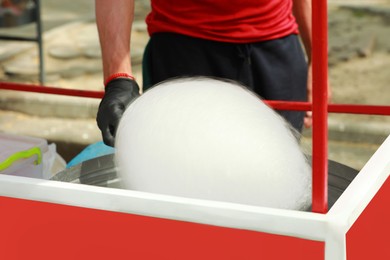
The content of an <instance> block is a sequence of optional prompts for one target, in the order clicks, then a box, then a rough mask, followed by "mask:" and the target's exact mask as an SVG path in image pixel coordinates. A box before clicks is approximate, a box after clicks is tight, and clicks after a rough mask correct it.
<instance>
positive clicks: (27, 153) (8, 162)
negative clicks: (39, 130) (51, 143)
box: [0, 147, 42, 171]
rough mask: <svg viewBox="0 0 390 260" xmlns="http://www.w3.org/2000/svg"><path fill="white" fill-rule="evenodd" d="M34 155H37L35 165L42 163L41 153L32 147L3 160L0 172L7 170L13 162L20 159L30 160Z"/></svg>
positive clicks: (37, 148) (0, 164) (38, 149)
mask: <svg viewBox="0 0 390 260" xmlns="http://www.w3.org/2000/svg"><path fill="white" fill-rule="evenodd" d="M34 155H37V159H36V160H35V161H34V164H35V165H39V164H41V162H42V152H41V149H40V148H39V147H33V148H31V149H28V150H25V151H20V152H17V153H14V154H13V155H11V156H10V157H8V158H7V159H5V160H4V161H3V162H1V163H0V171H3V170H5V169H7V168H9V167H10V166H11V165H12V164H13V163H14V162H16V161H18V160H20V159H26V158H30V157H32V156H34Z"/></svg>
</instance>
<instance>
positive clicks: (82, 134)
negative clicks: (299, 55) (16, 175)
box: [0, 0, 390, 169]
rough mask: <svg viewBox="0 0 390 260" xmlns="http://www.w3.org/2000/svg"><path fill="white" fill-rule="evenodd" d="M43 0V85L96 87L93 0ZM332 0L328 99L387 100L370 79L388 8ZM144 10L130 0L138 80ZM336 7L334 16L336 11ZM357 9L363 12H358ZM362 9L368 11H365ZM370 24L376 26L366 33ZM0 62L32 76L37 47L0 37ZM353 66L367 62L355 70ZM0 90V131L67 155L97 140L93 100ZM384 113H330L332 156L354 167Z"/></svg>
mask: <svg viewBox="0 0 390 260" xmlns="http://www.w3.org/2000/svg"><path fill="white" fill-rule="evenodd" d="M41 2H42V7H41V9H42V15H43V17H42V18H43V26H44V35H43V36H44V51H45V74H46V79H47V80H46V83H45V85H47V86H55V87H62V88H75V89H88V90H102V89H103V84H102V68H101V59H100V58H101V56H100V55H101V54H100V48H99V45H98V44H99V41H98V35H97V30H96V25H95V22H94V3H93V1H90V0H80V1H77V2H74V3H73V2H69V1H58V0H44V1H41ZM331 2H338V3H337V5H332V6H331V8H330V12H329V15H330V16H329V23H330V24H331V25H332V26H330V28H329V31H330V39H329V40H330V44H329V45H330V56H329V61H330V64H329V65H330V70H329V76H330V79H331V83H332V86H333V94H332V96H333V102H337V103H357V104H359V103H365V104H379V105H388V103H389V102H388V100H390V90H389V89H388V86H387V82H388V79H389V77H390V76H388V77H387V78H386V77H385V76H383V77H384V78H383V80H382V81H381V82H379V83H374V82H372V81H371V80H370V79H371V78H375V79H376V78H379V77H380V76H382V75H384V74H386V75H387V71H388V68H389V66H390V40H388V39H387V38H386V37H385V35H390V33H389V28H387V27H386V26H385V25H383V26H382V23H385V20H386V19H387V18H386V17H387V14H388V13H390V12H384V11H383V8H382V7H381V8H380V10H382V11H381V12H382V13H381V14H377V13H375V10H376V9H375V8H371V7H370V8H369V9H368V11H367V10H366V9H367V8H366V7H365V5H364V6H362V5H359V3H358V5H357V7H356V1H355V4H354V5H350V4H349V1H343V2H342V3H340V2H341V1H336V0H333V1H331ZM345 2H348V4H349V5H347V6H346V7H344V9H343V10H340V8H338V7H339V5H340V4H343V5H345ZM347 7H348V8H347ZM352 7H353V8H357V9H353V8H352ZM363 7H364V8H366V9H364V8H363ZM148 9H149V2H148V1H146V0H136V19H135V22H134V26H133V42H132V46H131V49H132V58H133V67H134V72H135V76H136V78H137V79H138V81H139V82H142V74H141V62H142V54H143V49H144V46H145V44H146V42H147V40H148V35H147V32H146V26H145V24H144V17H145V15H146V13H147V11H148ZM335 10H337V15H334V14H336V11H335ZM362 10H363V11H364V10H365V11H364V12H363V13H362ZM385 10H387V9H386V8H385ZM367 12H371V14H370V15H366V14H367ZM372 13H373V14H372ZM386 21H387V20H386ZM379 24H380V26H378V25H379ZM374 26H375V28H374ZM33 29H34V27H33V25H26V26H21V27H17V28H0V35H1V34H13V35H18V34H19V35H21V34H22V35H25V34H27V33H30V34H31V33H32V32H33V31H34V30H33ZM374 31H375V32H376V33H375V34H372V32H374ZM354 32H355V33H354ZM367 35H368V36H367ZM372 35H374V36H372ZM357 36H359V37H357ZM373 39H375V40H374V41H375V43H376V44H375V48H374V45H373V44H372V41H373ZM0 64H1V70H0V80H2V81H12V82H21V83H38V58H37V48H36V45H35V44H34V43H25V42H5V41H0ZM359 66H360V67H361V68H367V67H369V68H373V69H372V70H364V71H363V70H362V73H358V74H356V71H359V68H360V67H359ZM381 71H382V73H381V74H380V76H378V73H379V72H381ZM348 73H349V74H348ZM345 75H347V76H348V77H346V76H345ZM370 77H371V78H370ZM362 82H364V86H361V85H362V84H361V83H362ZM0 93H1V94H0V131H2V132H8V133H16V134H23V135H32V136H38V137H42V138H45V139H47V140H49V141H50V142H55V143H56V144H57V148H58V152H59V153H60V154H61V155H62V156H63V157H64V158H65V159H66V160H67V161H69V160H70V159H72V158H73V157H74V156H75V155H76V154H77V153H78V152H80V151H81V149H83V148H84V147H85V146H86V145H88V144H91V143H94V142H96V141H99V140H100V139H101V137H100V132H99V130H98V128H97V126H96V122H95V115H96V111H97V105H98V103H99V101H98V100H96V99H87V98H77V97H64V96H56V95H47V94H37V93H24V92H16V91H4V90H0ZM389 118H390V117H387V118H384V117H379V116H357V115H334V114H331V115H330V116H329V137H330V143H329V151H330V158H331V159H333V160H336V161H338V162H341V163H344V164H347V165H349V166H352V167H354V168H357V169H360V168H361V167H362V166H363V165H364V164H365V162H366V161H367V160H368V158H369V157H370V156H371V155H372V153H373V152H374V151H375V150H376V149H377V147H378V145H379V144H380V143H381V142H382V141H383V140H384V139H385V138H386V137H387V135H389V133H390V119H389ZM310 144H311V131H310V130H307V131H305V132H304V136H303V145H304V146H306V147H308V148H306V149H308V151H310Z"/></svg>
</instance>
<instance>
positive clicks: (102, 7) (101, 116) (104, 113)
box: [95, 0, 139, 146]
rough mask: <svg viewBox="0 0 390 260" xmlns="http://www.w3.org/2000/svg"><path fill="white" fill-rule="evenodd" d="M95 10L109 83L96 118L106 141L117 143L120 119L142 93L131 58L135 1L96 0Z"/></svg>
mask: <svg viewBox="0 0 390 260" xmlns="http://www.w3.org/2000/svg"><path fill="white" fill-rule="evenodd" d="M95 9H96V24H97V27H98V32H99V39H100V47H101V50H102V60H103V77H104V82H105V93H104V97H103V99H102V101H101V102H100V105H99V110H98V113H97V116H96V121H97V124H98V126H99V129H100V130H101V132H102V137H103V141H104V143H105V144H106V145H110V146H114V145H115V135H116V131H117V128H118V125H119V121H120V119H121V118H122V115H123V113H124V111H125V109H126V107H127V106H128V105H129V104H130V103H131V101H132V100H133V99H135V98H136V97H138V96H139V87H138V84H137V82H136V81H135V79H134V78H133V77H132V76H131V75H132V70H131V61H130V57H131V56H130V39H131V26H132V23H133V17H134V0H115V1H108V0H95ZM118 73H121V74H118Z"/></svg>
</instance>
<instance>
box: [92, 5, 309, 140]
mask: <svg viewBox="0 0 390 260" xmlns="http://www.w3.org/2000/svg"><path fill="white" fill-rule="evenodd" d="M151 7H152V11H151V13H150V14H149V15H148V17H147V19H146V22H147V24H148V31H149V34H150V36H151V39H150V42H149V44H148V46H147V49H146V50H145V56H144V62H145V64H146V72H147V73H146V74H147V77H145V78H147V79H148V81H149V82H148V84H145V86H144V88H147V87H149V85H153V84H156V83H158V82H161V81H163V80H166V79H169V78H172V77H178V76H212V77H219V78H227V79H231V80H235V81H238V82H240V83H242V84H244V85H246V86H247V87H248V88H249V89H252V90H253V91H254V92H256V93H257V94H259V95H260V96H261V97H263V98H264V99H271V100H295V101H305V100H308V101H311V59H310V53H311V42H312V41H311V0H237V1H226V0H203V1H200V0H180V1H175V0H151ZM133 16H134V1H133V0H116V1H106V0H96V22H97V26H98V31H99V37H100V44H101V48H102V59H103V73H104V80H105V86H106V88H105V90H106V93H105V96H104V97H103V99H102V102H101V104H100V106H99V111H98V115H97V122H98V126H99V128H100V130H101V131H102V135H103V140H104V142H105V143H106V144H107V145H111V146H113V145H114V140H115V132H116V128H117V126H118V123H119V120H120V117H121V116H122V113H123V112H124V110H125V108H126V106H127V105H128V104H129V103H130V102H131V100H132V99H134V98H135V97H137V96H138V95H139V87H138V85H137V83H136V81H135V79H134V78H133V77H132V68H131V60H130V41H131V25H132V21H133ZM298 28H299V30H298ZM298 32H299V33H300V35H301V38H302V41H303V43H304V46H305V49H306V53H308V54H309V55H308V63H306V60H305V56H304V53H303V51H302V48H301V46H300V43H299V40H298V37H297V34H298ZM280 113H281V115H282V116H284V117H285V118H286V119H287V120H288V121H289V122H290V123H291V125H292V126H293V127H294V128H296V129H297V130H298V131H301V129H302V126H303V124H305V126H306V127H309V126H310V125H311V117H310V113H306V117H305V114H304V113H303V112H294V111H282V112H280ZM304 117H305V118H304Z"/></svg>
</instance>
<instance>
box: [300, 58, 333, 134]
mask: <svg viewBox="0 0 390 260" xmlns="http://www.w3.org/2000/svg"><path fill="white" fill-rule="evenodd" d="M307 72H308V73H307V101H308V102H309V103H312V102H313V76H312V75H313V70H312V65H311V62H310V63H309V65H308V71H307ZM327 87H328V103H330V102H331V99H332V89H331V87H330V84H329V82H328V86H327ZM312 115H313V113H312V112H311V111H307V112H306V114H305V118H304V126H305V127H306V128H310V127H311V126H312V125H313V118H312Z"/></svg>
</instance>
